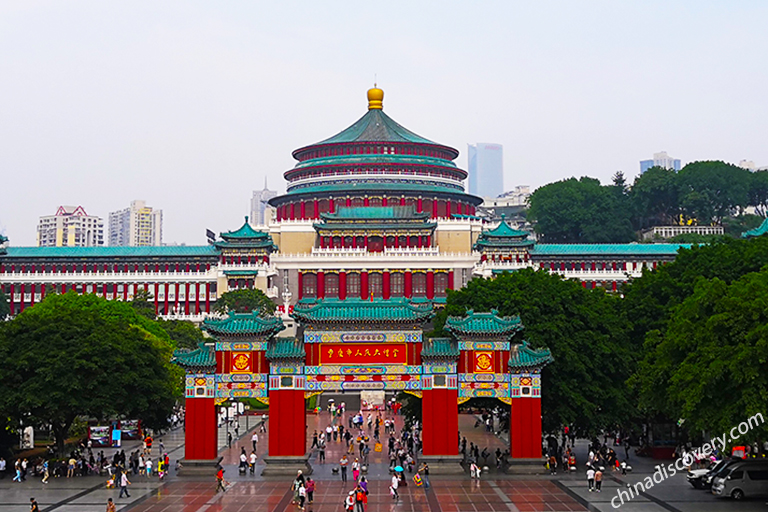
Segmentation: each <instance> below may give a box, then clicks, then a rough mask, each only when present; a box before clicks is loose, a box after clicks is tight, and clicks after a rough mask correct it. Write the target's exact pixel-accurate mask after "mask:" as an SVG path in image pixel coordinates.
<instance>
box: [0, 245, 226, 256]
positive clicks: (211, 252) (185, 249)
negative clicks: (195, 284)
mask: <svg viewBox="0 0 768 512" xmlns="http://www.w3.org/2000/svg"><path fill="white" fill-rule="evenodd" d="M7 251H8V257H12V258H69V259H72V258H150V257H168V258H173V257H193V256H210V257H213V258H216V257H217V256H218V254H219V251H218V250H216V248H215V247H212V246H210V245H152V246H141V247H8V248H7Z"/></svg>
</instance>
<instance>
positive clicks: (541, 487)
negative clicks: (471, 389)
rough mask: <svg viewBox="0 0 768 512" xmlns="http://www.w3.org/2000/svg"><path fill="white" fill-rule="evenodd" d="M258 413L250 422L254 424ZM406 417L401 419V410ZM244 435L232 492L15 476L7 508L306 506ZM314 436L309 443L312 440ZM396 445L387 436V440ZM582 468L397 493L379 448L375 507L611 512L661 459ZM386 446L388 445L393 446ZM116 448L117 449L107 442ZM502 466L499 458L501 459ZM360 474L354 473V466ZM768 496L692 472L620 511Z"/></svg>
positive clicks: (0, 506)
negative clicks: (728, 487)
mask: <svg viewBox="0 0 768 512" xmlns="http://www.w3.org/2000/svg"><path fill="white" fill-rule="evenodd" d="M328 421H329V418H328V416H327V414H321V415H318V416H316V415H309V416H308V417H307V436H308V439H309V440H311V436H312V432H313V431H314V430H315V429H317V430H318V431H319V430H320V429H322V428H324V427H325V426H326V425H327V424H328ZM474 421H475V420H474V418H473V417H471V416H467V415H462V416H460V421H459V428H460V429H461V431H462V435H466V436H467V440H468V443H469V442H475V443H477V444H479V445H480V447H481V449H482V448H483V447H485V446H488V449H489V451H494V450H495V449H496V447H497V446H501V447H503V446H505V443H504V442H503V441H501V440H499V439H498V438H496V437H495V436H493V435H492V434H488V433H486V432H484V429H483V428H482V427H478V428H474ZM253 424H254V422H253V420H251V421H250V426H251V427H253ZM398 424H400V419H399V418H398ZM242 425H243V428H242V429H241V434H242V437H241V438H240V439H239V440H237V441H235V442H234V443H233V446H232V448H231V449H228V448H226V447H225V445H226V429H224V428H222V429H220V434H219V445H220V446H222V451H221V455H222V456H223V457H224V461H223V463H224V465H225V468H226V479H227V480H228V481H229V482H230V486H229V488H228V490H227V491H226V492H225V493H219V494H216V493H215V492H214V491H215V481H214V478H213V475H211V477H210V478H177V477H175V476H174V475H171V476H170V477H169V478H168V479H167V480H166V481H165V482H159V481H158V480H157V478H156V477H153V478H151V479H148V478H146V477H142V476H132V477H131V482H132V483H133V485H131V487H130V493H131V497H130V498H129V499H126V498H123V499H118V498H117V496H118V491H117V490H111V489H106V488H105V486H104V482H105V478H102V477H77V478H71V479H66V478H59V479H51V481H50V483H49V484H47V485H43V484H42V483H41V482H40V480H39V478H30V479H29V480H28V481H27V482H24V483H22V484H14V483H12V482H11V479H10V478H9V477H6V478H5V480H2V481H0V496H1V497H2V499H0V512H15V511H26V510H29V498H30V497H31V496H34V497H35V498H36V499H37V500H38V502H39V503H40V507H41V510H43V511H45V512H49V511H56V512H96V511H99V512H101V511H103V510H105V508H106V501H107V498H109V497H112V498H113V500H115V502H116V503H117V508H118V510H121V511H129V512H217V511H220V512H238V511H253V512H258V511H265V512H266V511H270V512H273V511H276V512H284V511H293V510H297V508H296V507H295V506H293V505H291V504H290V499H291V491H290V483H291V482H290V478H274V477H273V478H264V477H261V476H260V475H259V472H260V469H261V467H263V466H262V464H263V463H262V462H261V459H262V457H263V456H264V454H265V453H264V452H265V451H266V446H267V443H268V433H267V434H266V435H265V434H260V440H259V443H258V448H257V453H258V455H259V469H258V470H257V472H256V474H254V475H250V474H247V475H245V476H240V475H239V474H238V472H237V462H238V455H239V453H240V447H241V446H244V447H245V448H246V451H248V452H249V453H250V447H251V440H250V433H246V432H245V421H244V420H243V421H242ZM163 440H164V443H165V447H166V451H169V452H170V456H171V459H172V460H175V459H177V458H180V457H181V456H182V455H183V431H182V430H181V429H179V430H176V431H173V432H171V433H169V434H166V435H164V436H163ZM309 444H311V441H309V442H308V444H307V446H309ZM135 446H136V445H135V444H134V445H130V444H128V445H126V446H125V447H124V449H125V450H126V453H128V452H129V451H130V450H131V449H135ZM385 446H386V444H385ZM577 448H578V449H577V455H578V461H579V464H580V470H579V471H578V472H576V474H562V473H558V475H557V476H555V477H550V476H548V475H536V476H514V477H513V476H508V475H504V474H495V472H492V473H491V474H489V475H487V476H484V477H483V479H482V480H481V481H479V482H478V481H471V480H470V479H469V477H468V476H464V477H462V476H459V477H440V476H435V475H433V476H432V478H431V484H432V486H431V488H430V489H425V488H424V487H415V486H414V485H413V484H412V483H411V485H409V486H408V487H406V488H401V489H400V495H401V499H400V500H399V501H397V502H395V501H394V500H392V498H391V496H390V494H389V472H388V470H387V464H388V459H387V457H386V452H384V453H382V454H378V453H375V452H372V453H371V460H370V463H371V465H370V472H369V474H368V477H369V480H370V484H369V490H370V495H369V502H368V507H367V508H366V510H367V511H369V512H376V511H384V510H386V511H389V512H400V511H403V512H418V511H429V512H439V511H446V512H447V511H450V512H465V511H466V512H484V511H489V512H490V511H505V512H508V511H511V512H514V511H523V512H526V511H542V512H544V511H553V512H554V511H577V510H578V511H584V510H591V511H609V510H616V509H615V508H613V507H612V506H611V503H610V501H611V499H612V498H613V497H615V496H616V491H617V489H619V488H620V487H623V486H625V485H626V484H627V483H634V482H636V481H638V480H640V479H642V478H644V477H645V476H647V475H649V474H651V473H652V472H653V464H654V461H652V460H649V459H638V458H637V457H633V458H632V459H631V461H630V462H631V463H632V465H633V467H634V471H633V472H632V474H630V475H627V476H624V477H622V476H620V475H614V474H608V475H607V476H606V479H605V480H604V483H603V492H602V493H599V494H598V493H590V492H588V490H587V482H586V479H585V476H584V471H583V470H582V469H581V468H582V467H583V462H584V460H585V458H586V453H585V451H586V444H585V443H580V444H578V446H577ZM385 450H386V448H385ZM105 452H106V453H107V454H109V453H112V450H105ZM342 452H343V444H342V443H338V442H337V443H333V442H330V443H328V448H327V451H326V453H327V457H326V458H327V463H326V464H319V463H318V461H317V454H316V453H315V454H313V456H312V459H311V462H312V464H313V467H314V474H313V475H312V478H314V479H315V480H316V482H317V490H316V492H315V502H314V503H313V504H312V505H309V504H308V505H307V506H306V510H312V511H314V512H325V511H339V510H342V506H341V504H342V501H343V498H344V496H346V493H347V492H348V491H349V490H351V488H352V485H351V484H349V483H347V484H344V483H342V482H341V481H340V477H339V475H337V474H334V473H333V472H332V471H331V467H332V466H334V465H337V464H338V460H339V458H340V457H341V454H342ZM491 466H492V465H491ZM492 471H493V470H492ZM350 479H351V472H350ZM765 509H766V505H765V500H764V499H760V500H757V499H755V500H746V501H743V502H740V503H737V502H732V501H730V500H717V499H715V498H714V497H713V496H711V495H709V494H708V493H707V492H705V491H697V490H694V489H692V488H691V487H690V486H689V485H688V484H687V483H686V482H685V477H684V475H678V476H676V477H674V478H672V479H669V480H667V481H665V482H663V483H662V484H659V485H657V486H656V487H654V488H653V489H652V490H651V491H649V492H648V493H647V494H645V495H644V496H641V497H638V498H637V499H635V500H632V502H631V503H628V504H625V505H623V506H621V508H620V509H619V510H623V511H626V512H655V511H664V510H666V511H672V512H674V511H681V512H695V511H703V512H708V511H712V512H715V511H717V512H720V511H731V510H733V511H745V512H751V511H753V510H765Z"/></svg>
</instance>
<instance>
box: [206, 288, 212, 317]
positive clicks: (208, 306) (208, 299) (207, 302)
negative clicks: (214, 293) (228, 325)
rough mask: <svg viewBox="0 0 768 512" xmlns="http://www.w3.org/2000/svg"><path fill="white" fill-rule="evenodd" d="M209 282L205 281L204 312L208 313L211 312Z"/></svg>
mask: <svg viewBox="0 0 768 512" xmlns="http://www.w3.org/2000/svg"><path fill="white" fill-rule="evenodd" d="M209 296H210V283H205V312H206V313H210V312H211V302H210V298H209Z"/></svg>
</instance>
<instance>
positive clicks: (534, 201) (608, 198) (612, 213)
mask: <svg viewBox="0 0 768 512" xmlns="http://www.w3.org/2000/svg"><path fill="white" fill-rule="evenodd" d="M529 202H530V209H529V210H528V218H529V219H531V220H532V221H534V228H535V230H536V232H537V233H539V235H540V236H541V239H542V241H544V242H547V243H620V242H629V241H632V240H634V239H635V235H634V232H633V231H632V224H631V222H630V213H631V212H630V209H629V208H628V204H627V203H626V196H625V195H624V194H623V193H622V192H621V190H620V189H619V187H617V186H615V185H614V186H608V187H603V186H602V185H600V182H599V181H598V180H596V179H594V178H587V177H584V178H581V179H579V180H577V179H576V178H570V179H567V180H564V181H558V182H555V183H550V184H548V185H544V186H543V187H540V188H538V189H536V191H535V192H534V193H533V194H531V197H530V200H529Z"/></svg>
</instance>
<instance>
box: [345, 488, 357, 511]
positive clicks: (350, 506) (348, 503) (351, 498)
mask: <svg viewBox="0 0 768 512" xmlns="http://www.w3.org/2000/svg"><path fill="white" fill-rule="evenodd" d="M344 510H346V512H353V511H354V510H355V491H349V494H348V495H347V497H346V498H344Z"/></svg>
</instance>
